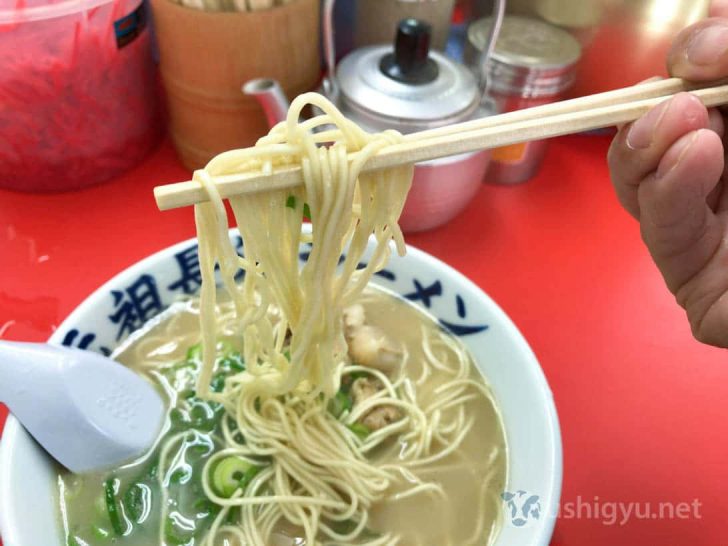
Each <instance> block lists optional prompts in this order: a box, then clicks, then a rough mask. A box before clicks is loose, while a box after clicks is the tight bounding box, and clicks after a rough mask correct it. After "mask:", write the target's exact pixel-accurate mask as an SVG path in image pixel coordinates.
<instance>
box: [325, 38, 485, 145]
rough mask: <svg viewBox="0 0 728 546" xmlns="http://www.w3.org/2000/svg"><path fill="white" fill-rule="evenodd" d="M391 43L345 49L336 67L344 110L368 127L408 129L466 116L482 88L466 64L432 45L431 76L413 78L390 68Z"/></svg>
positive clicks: (474, 105)
mask: <svg viewBox="0 0 728 546" xmlns="http://www.w3.org/2000/svg"><path fill="white" fill-rule="evenodd" d="M393 54H394V55H395V56H396V55H397V53H396V52H394V50H393V48H392V46H370V47H364V48H360V49H357V50H356V51H354V52H352V53H350V54H349V55H347V56H346V57H345V58H344V59H343V60H342V61H341V62H340V63H339V65H338V66H337V68H336V79H337V83H338V87H339V93H340V94H339V100H340V102H341V106H342V109H343V110H344V111H345V112H346V113H347V115H352V116H353V117H354V118H355V119H356V121H357V123H360V124H361V125H364V126H365V127H368V128H370V129H379V130H381V129H384V128H394V129H397V130H398V131H400V132H401V133H411V132H413V131H419V130H423V129H427V128H431V127H438V126H440V125H446V124H449V123H455V122H458V121H462V120H464V119H467V118H469V117H470V116H471V115H472V114H473V112H475V110H476V109H477V107H478V104H479V102H480V91H479V89H478V85H477V83H476V81H475V78H474V77H473V75H472V74H471V73H470V71H468V70H467V69H466V68H465V67H464V66H462V65H460V64H458V63H455V62H453V61H451V60H450V59H448V58H446V57H445V56H444V55H441V54H440V53H437V52H436V51H430V52H429V60H428V61H427V62H428V63H431V66H435V67H436V70H434V71H432V70H430V72H429V76H428V77H427V78H424V79H423V80H421V81H418V82H416V83H411V82H408V81H407V80H406V78H401V77H400V78H397V77H395V76H396V74H395V72H393V71H391V70H388V67H389V64H388V63H389V61H391V58H392V56H393Z"/></svg>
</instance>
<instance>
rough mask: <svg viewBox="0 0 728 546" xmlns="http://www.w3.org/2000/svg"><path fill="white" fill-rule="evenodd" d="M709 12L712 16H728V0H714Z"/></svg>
mask: <svg viewBox="0 0 728 546" xmlns="http://www.w3.org/2000/svg"><path fill="white" fill-rule="evenodd" d="M709 13H710V16H711V17H728V0H713V1H712V2H711V3H710V11H709Z"/></svg>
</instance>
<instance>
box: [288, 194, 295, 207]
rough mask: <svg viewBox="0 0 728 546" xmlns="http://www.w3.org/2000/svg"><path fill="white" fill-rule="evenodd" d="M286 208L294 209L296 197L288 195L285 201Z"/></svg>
mask: <svg viewBox="0 0 728 546" xmlns="http://www.w3.org/2000/svg"><path fill="white" fill-rule="evenodd" d="M286 206H287V207H288V208H289V209H295V208H296V196H295V195H289V196H288V199H286Z"/></svg>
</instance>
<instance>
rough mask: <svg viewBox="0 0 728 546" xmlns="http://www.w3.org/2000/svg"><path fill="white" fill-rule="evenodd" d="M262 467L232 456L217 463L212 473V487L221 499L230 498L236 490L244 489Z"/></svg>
mask: <svg viewBox="0 0 728 546" xmlns="http://www.w3.org/2000/svg"><path fill="white" fill-rule="evenodd" d="M261 470H262V467H260V466H256V465H254V464H252V463H249V462H248V461H246V460H245V459H242V458H240V457H237V456H235V455H232V456H230V457H225V458H224V459H223V460H222V461H220V462H219V463H217V466H215V469H214V470H213V471H212V486H213V488H214V489H215V492H216V493H217V494H218V495H220V496H221V497H226V498H229V497H232V496H233V493H235V491H237V490H238V489H245V488H246V487H247V486H248V484H249V483H250V481H251V480H252V479H253V478H254V477H255V476H256V475H257V474H258V472H260V471H261Z"/></svg>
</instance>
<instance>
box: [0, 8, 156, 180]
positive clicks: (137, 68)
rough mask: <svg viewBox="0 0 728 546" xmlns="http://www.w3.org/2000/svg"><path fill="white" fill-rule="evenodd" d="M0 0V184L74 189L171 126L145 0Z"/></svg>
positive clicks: (112, 171)
mask: <svg viewBox="0 0 728 546" xmlns="http://www.w3.org/2000/svg"><path fill="white" fill-rule="evenodd" d="M11 1H12V2H13V5H12V6H9V5H4V3H6V2H7V0H0V187H2V188H6V189H13V190H19V191H28V192H45V191H48V192H50V191H66V190H72V189H78V188H82V187H85V186H90V185H92V184H97V183H100V182H103V181H105V180H108V179H109V178H111V177H113V176H115V175H118V174H120V173H121V172H123V171H125V170H127V169H129V168H131V167H133V166H135V165H136V164H138V163H139V162H140V161H141V160H142V159H143V158H144V156H145V155H146V154H147V153H148V152H149V151H150V150H151V149H152V148H153V147H154V145H155V144H156V143H157V142H158V140H159V137H160V136H161V123H160V119H159V104H158V98H157V91H156V80H155V67H154V63H153V60H152V57H151V38H150V32H149V28H147V18H146V14H145V12H144V6H143V5H141V2H140V0H111V1H109V0H65V1H61V2H58V1H53V0H51V1H50V2H48V0H45V1H39V0H17V2H16V0H11Z"/></svg>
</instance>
